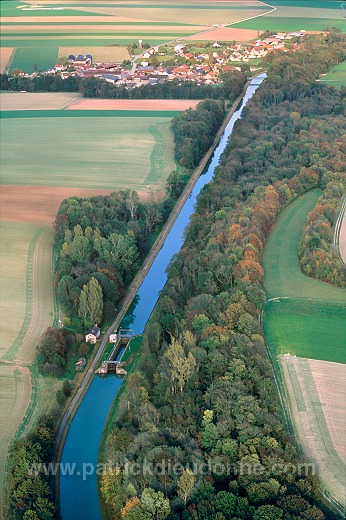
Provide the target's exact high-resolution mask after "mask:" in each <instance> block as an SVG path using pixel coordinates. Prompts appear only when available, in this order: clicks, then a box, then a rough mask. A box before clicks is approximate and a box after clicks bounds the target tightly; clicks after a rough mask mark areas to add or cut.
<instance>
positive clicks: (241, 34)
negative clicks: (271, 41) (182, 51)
mask: <svg viewBox="0 0 346 520" xmlns="http://www.w3.org/2000/svg"><path fill="white" fill-rule="evenodd" d="M257 37H258V31H255V30H254V29H236V28H233V27H222V28H221V29H215V31H208V32H207V33H205V34H198V35H192V36H189V37H187V38H186V39H187V40H207V41H222V42H225V41H232V40H235V41H237V42H248V41H250V40H255V39H256V38H257Z"/></svg>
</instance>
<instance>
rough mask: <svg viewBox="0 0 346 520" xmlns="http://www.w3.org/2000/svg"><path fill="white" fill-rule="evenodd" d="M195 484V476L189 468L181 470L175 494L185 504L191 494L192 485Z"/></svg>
mask: <svg viewBox="0 0 346 520" xmlns="http://www.w3.org/2000/svg"><path fill="white" fill-rule="evenodd" d="M194 485H195V477H194V474H193V472H192V471H191V470H190V469H186V470H184V471H183V473H182V475H181V477H180V479H179V482H178V488H177V495H178V496H179V497H180V498H181V499H182V500H183V501H184V504H185V505H186V502H187V499H188V498H189V496H191V493H192V490H193V487H194Z"/></svg>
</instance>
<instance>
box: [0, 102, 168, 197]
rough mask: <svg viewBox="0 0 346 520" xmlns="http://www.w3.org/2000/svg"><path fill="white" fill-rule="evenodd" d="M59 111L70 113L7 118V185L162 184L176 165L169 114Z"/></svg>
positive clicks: (4, 166) (4, 121)
mask: <svg viewBox="0 0 346 520" xmlns="http://www.w3.org/2000/svg"><path fill="white" fill-rule="evenodd" d="M56 113H57V114H68V116H66V117H44V116H45V115H46V114H45V113H44V112H41V113H40V114H38V113H37V112H36V113H35V116H38V115H39V116H40V117H28V118H21V117H15V118H9V119H2V121H1V127H0V128H1V135H2V160H1V165H2V183H3V184H10V185H34V186H63V187H78V188H81V187H82V188H96V189H109V190H114V189H126V188H131V189H135V190H148V189H150V188H152V189H161V188H163V187H164V185H165V182H166V179H167V176H168V175H169V174H170V173H171V171H172V170H174V169H175V163H174V159H173V146H174V143H173V135H172V133H171V132H170V121H171V116H170V115H168V116H167V115H166V117H150V116H149V117H135V114H133V116H134V117H132V118H128V117H124V115H123V116H122V117H116V118H114V117H98V115H97V113H96V114H94V113H93V114H92V116H90V115H89V117H87V116H85V117H79V115H78V116H77V117H76V114H73V113H71V112H67V111H66V112H62V111H56ZM89 114H90V113H89ZM23 150H25V153H23ZM62 151H63V153H62ZM33 165H34V166H33Z"/></svg>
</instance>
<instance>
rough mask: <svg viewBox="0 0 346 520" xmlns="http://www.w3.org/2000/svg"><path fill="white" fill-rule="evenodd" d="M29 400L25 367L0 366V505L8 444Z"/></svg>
mask: <svg viewBox="0 0 346 520" xmlns="http://www.w3.org/2000/svg"><path fill="white" fill-rule="evenodd" d="M30 398H31V380H30V372H29V370H28V368H26V367H14V366H12V365H3V364H0V504H3V503H4V502H3V492H4V477H5V466H6V458H7V451H8V447H9V444H10V442H11V439H12V437H13V436H14V434H15V433H16V431H17V428H18V426H19V425H20V423H21V421H22V419H23V416H24V415H25V412H26V410H27V408H28V406H29V403H30Z"/></svg>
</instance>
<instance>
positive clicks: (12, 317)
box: [0, 221, 42, 361]
mask: <svg viewBox="0 0 346 520" xmlns="http://www.w3.org/2000/svg"><path fill="white" fill-rule="evenodd" d="M41 231H42V230H41V227H40V226H37V225H34V224H30V223H28V222H25V221H24V222H21V223H16V222H0V240H1V244H2V246H1V248H0V260H1V262H0V317H1V319H0V360H6V361H13V356H10V355H9V351H10V349H11V348H12V346H13V344H14V343H16V340H17V339H18V340H19V335H20V329H21V327H22V325H23V324H24V323H25V321H26V322H27V324H28V320H29V317H30V295H31V293H30V291H31V287H30V282H29V280H28V279H27V274H28V271H30V269H29V268H28V264H30V262H31V257H32V254H33V249H34V246H35V244H36V240H37V238H38V235H39V234H40V232H41ZM17 343H18V342H17ZM8 356H9V357H8Z"/></svg>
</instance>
